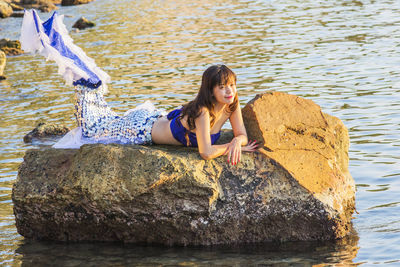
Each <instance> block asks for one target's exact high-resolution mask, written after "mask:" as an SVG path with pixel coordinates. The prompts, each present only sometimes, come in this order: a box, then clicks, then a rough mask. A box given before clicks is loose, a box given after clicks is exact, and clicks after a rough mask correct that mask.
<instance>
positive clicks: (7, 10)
mask: <svg viewBox="0 0 400 267" xmlns="http://www.w3.org/2000/svg"><path fill="white" fill-rule="evenodd" d="M12 13H13V10H12V7H11V6H10V4H9V3H8V2H6V1H3V0H0V18H7V17H9V16H11V14H12Z"/></svg>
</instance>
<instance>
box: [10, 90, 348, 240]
mask: <svg viewBox="0 0 400 267" xmlns="http://www.w3.org/2000/svg"><path fill="white" fill-rule="evenodd" d="M272 95H274V94H272ZM267 96H268V95H267ZM276 96H277V98H278V99H279V95H276ZM288 97H289V98H291V97H294V96H288ZM294 98H296V97H294ZM256 101H257V100H256ZM256 101H253V103H255V102H256ZM255 106H257V105H255ZM271 108H273V107H268V108H267V109H264V110H262V113H263V114H269V112H274V111H272V110H271ZM293 108H297V107H296V106H294V107H293ZM309 111H310V113H312V112H314V110H309ZM244 114H248V113H247V112H244ZM293 114H296V113H293ZM253 116H254V117H255V118H262V116H261V115H260V114H258V113H257V112H256V114H254V115H253ZM267 116H268V115H267ZM324 116H326V115H324ZM246 119H248V118H247V117H246ZM329 120H331V119H327V121H329ZM305 123H307V122H305ZM261 124H262V123H260V125H261ZM339 128H340V127H339V126H338V129H339ZM341 130H342V131H345V128H344V126H343V125H342V128H341ZM248 131H249V132H250V130H249V129H248ZM287 131H288V134H289V132H290V131H292V130H287ZM278 133H279V134H280V132H278ZM255 136H256V135H255ZM261 136H262V135H261ZM336 136H337V137H340V138H344V137H345V135H336ZM231 137H232V136H231V133H225V134H224V135H223V137H222V139H223V140H230V138H231ZM305 138H306V137H305ZM260 140H261V139H260ZM346 142H347V140H334V144H338V143H339V144H341V143H346ZM267 145H268V144H267V143H266V146H267ZM283 151H284V150H283V149H282V153H283ZM286 151H287V155H288V157H292V153H293V152H292V151H290V150H286ZM267 152H268V151H266V150H265V149H261V151H260V152H259V153H249V154H244V155H243V158H242V161H241V162H240V163H239V164H238V165H236V166H232V165H230V164H228V163H227V162H226V158H224V157H220V158H217V159H214V160H209V161H205V160H202V159H201V157H200V156H199V153H198V152H197V150H196V149H190V148H183V147H175V146H151V147H150V146H147V147H145V146H127V145H126V146H122V145H102V144H96V145H84V146H82V147H81V148H80V149H79V150H73V149H66V150H62V149H52V148H47V149H33V150H28V151H27V152H26V155H25V157H24V162H23V163H22V164H21V167H20V169H19V173H18V178H17V181H16V183H15V184H14V188H13V194H12V199H13V202H14V213H15V218H16V226H17V229H18V232H19V233H20V234H21V235H23V236H25V237H27V238H34V239H49V240H63V241H67V240H70V241H78V240H90V241H93V240H96V241H123V242H134V243H160V244H167V245H173V244H179V245H189V244H190V245H200V244H201V245H210V244H227V243H242V242H262V241H271V240H281V241H284V240H326V239H337V238H341V237H344V236H345V235H346V234H347V233H348V232H349V230H350V228H351V222H350V218H351V214H352V212H353V210H354V181H353V180H352V179H351V177H350V175H348V172H347V170H343V171H344V172H343V173H339V172H340V171H341V169H340V168H339V167H336V169H335V166H336V165H335V164H338V163H336V162H330V163H329V164H328V163H326V164H328V165H329V166H330V165H332V169H335V171H336V172H333V171H331V172H327V173H326V174H325V175H322V174H321V173H320V171H319V170H315V173H311V174H310V176H309V177H308V179H305V180H304V177H303V176H301V175H300V174H303V173H302V172H299V171H298V170H297V169H296V170H293V169H288V167H286V166H285V164H286V162H285V161H284V160H283V161H282V163H281V162H280V161H281V157H283V156H282V155H281V157H275V158H274V155H271V156H270V155H269V154H268V153H272V152H268V153H267ZM337 153H338V154H340V153H341V152H340V151H337ZM308 159H311V157H309V158H308ZM296 160H297V161H299V162H302V164H303V165H304V168H306V167H307V165H309V166H310V168H312V167H314V168H318V167H319V166H318V163H316V162H314V161H318V162H319V164H325V163H324V162H322V161H319V160H321V159H320V158H319V157H317V156H315V157H314V161H309V162H307V161H303V160H304V158H301V157H300V158H297V159H296ZM341 160H344V159H343V158H341ZM326 161H328V158H326ZM299 164H300V163H299ZM344 165H345V164H342V165H341V167H344ZM338 166H339V165H338ZM299 173H300V174H299ZM316 174H319V176H318V175H316ZM328 181H329V183H328ZM315 184H317V185H318V186H315Z"/></svg>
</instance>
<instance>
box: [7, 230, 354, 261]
mask: <svg viewBox="0 0 400 267" xmlns="http://www.w3.org/2000/svg"><path fill="white" fill-rule="evenodd" d="M357 242H358V236H357V235H354V234H353V235H352V236H349V237H347V238H345V239H343V240H338V241H329V242H288V243H283V244H279V243H266V244H249V245H246V246H218V247H178V248H168V247H157V246H151V247H150V246H134V245H127V244H125V245H123V244H109V243H100V244H99V243H96V244H92V243H68V244H64V243H62V244H60V243H49V242H38V241H25V242H23V243H22V244H21V245H20V246H19V248H18V249H17V250H16V253H17V256H16V257H15V258H14V262H18V263H19V264H21V266H50V265H52V266H54V265H60V266H79V265H82V262H85V266H100V265H101V266H116V265H117V266H131V265H136V266H137V265H140V266H210V265H212V266H271V265H278V266H292V265H300V266H325V265H328V264H337V265H343V266H349V265H353V264H354V263H353V259H354V258H355V257H356V255H357V251H358V249H359V247H358V244H357ZM354 265H355V264H354Z"/></svg>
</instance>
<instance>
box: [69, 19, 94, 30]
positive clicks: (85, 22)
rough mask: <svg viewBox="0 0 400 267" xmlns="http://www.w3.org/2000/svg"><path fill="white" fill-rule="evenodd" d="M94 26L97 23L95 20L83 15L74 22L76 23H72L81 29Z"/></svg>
mask: <svg viewBox="0 0 400 267" xmlns="http://www.w3.org/2000/svg"><path fill="white" fill-rule="evenodd" d="M94 26H95V24H94V23H93V22H91V21H89V20H87V19H86V18H85V17H81V18H80V19H78V20H77V21H76V22H75V23H74V25H72V28H77V29H79V30H83V29H86V28H91V27H94Z"/></svg>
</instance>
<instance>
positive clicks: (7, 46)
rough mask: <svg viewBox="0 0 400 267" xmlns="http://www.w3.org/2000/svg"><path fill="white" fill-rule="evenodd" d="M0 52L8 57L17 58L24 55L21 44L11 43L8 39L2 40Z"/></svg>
mask: <svg viewBox="0 0 400 267" xmlns="http://www.w3.org/2000/svg"><path fill="white" fill-rule="evenodd" d="M0 50H2V51H3V52H4V53H5V54H6V55H8V56H10V55H11V56H13V55H14V56H15V55H20V54H23V53H24V51H23V50H21V43H20V42H19V41H18V40H15V41H11V40H10V39H8V38H4V39H1V40H0Z"/></svg>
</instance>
